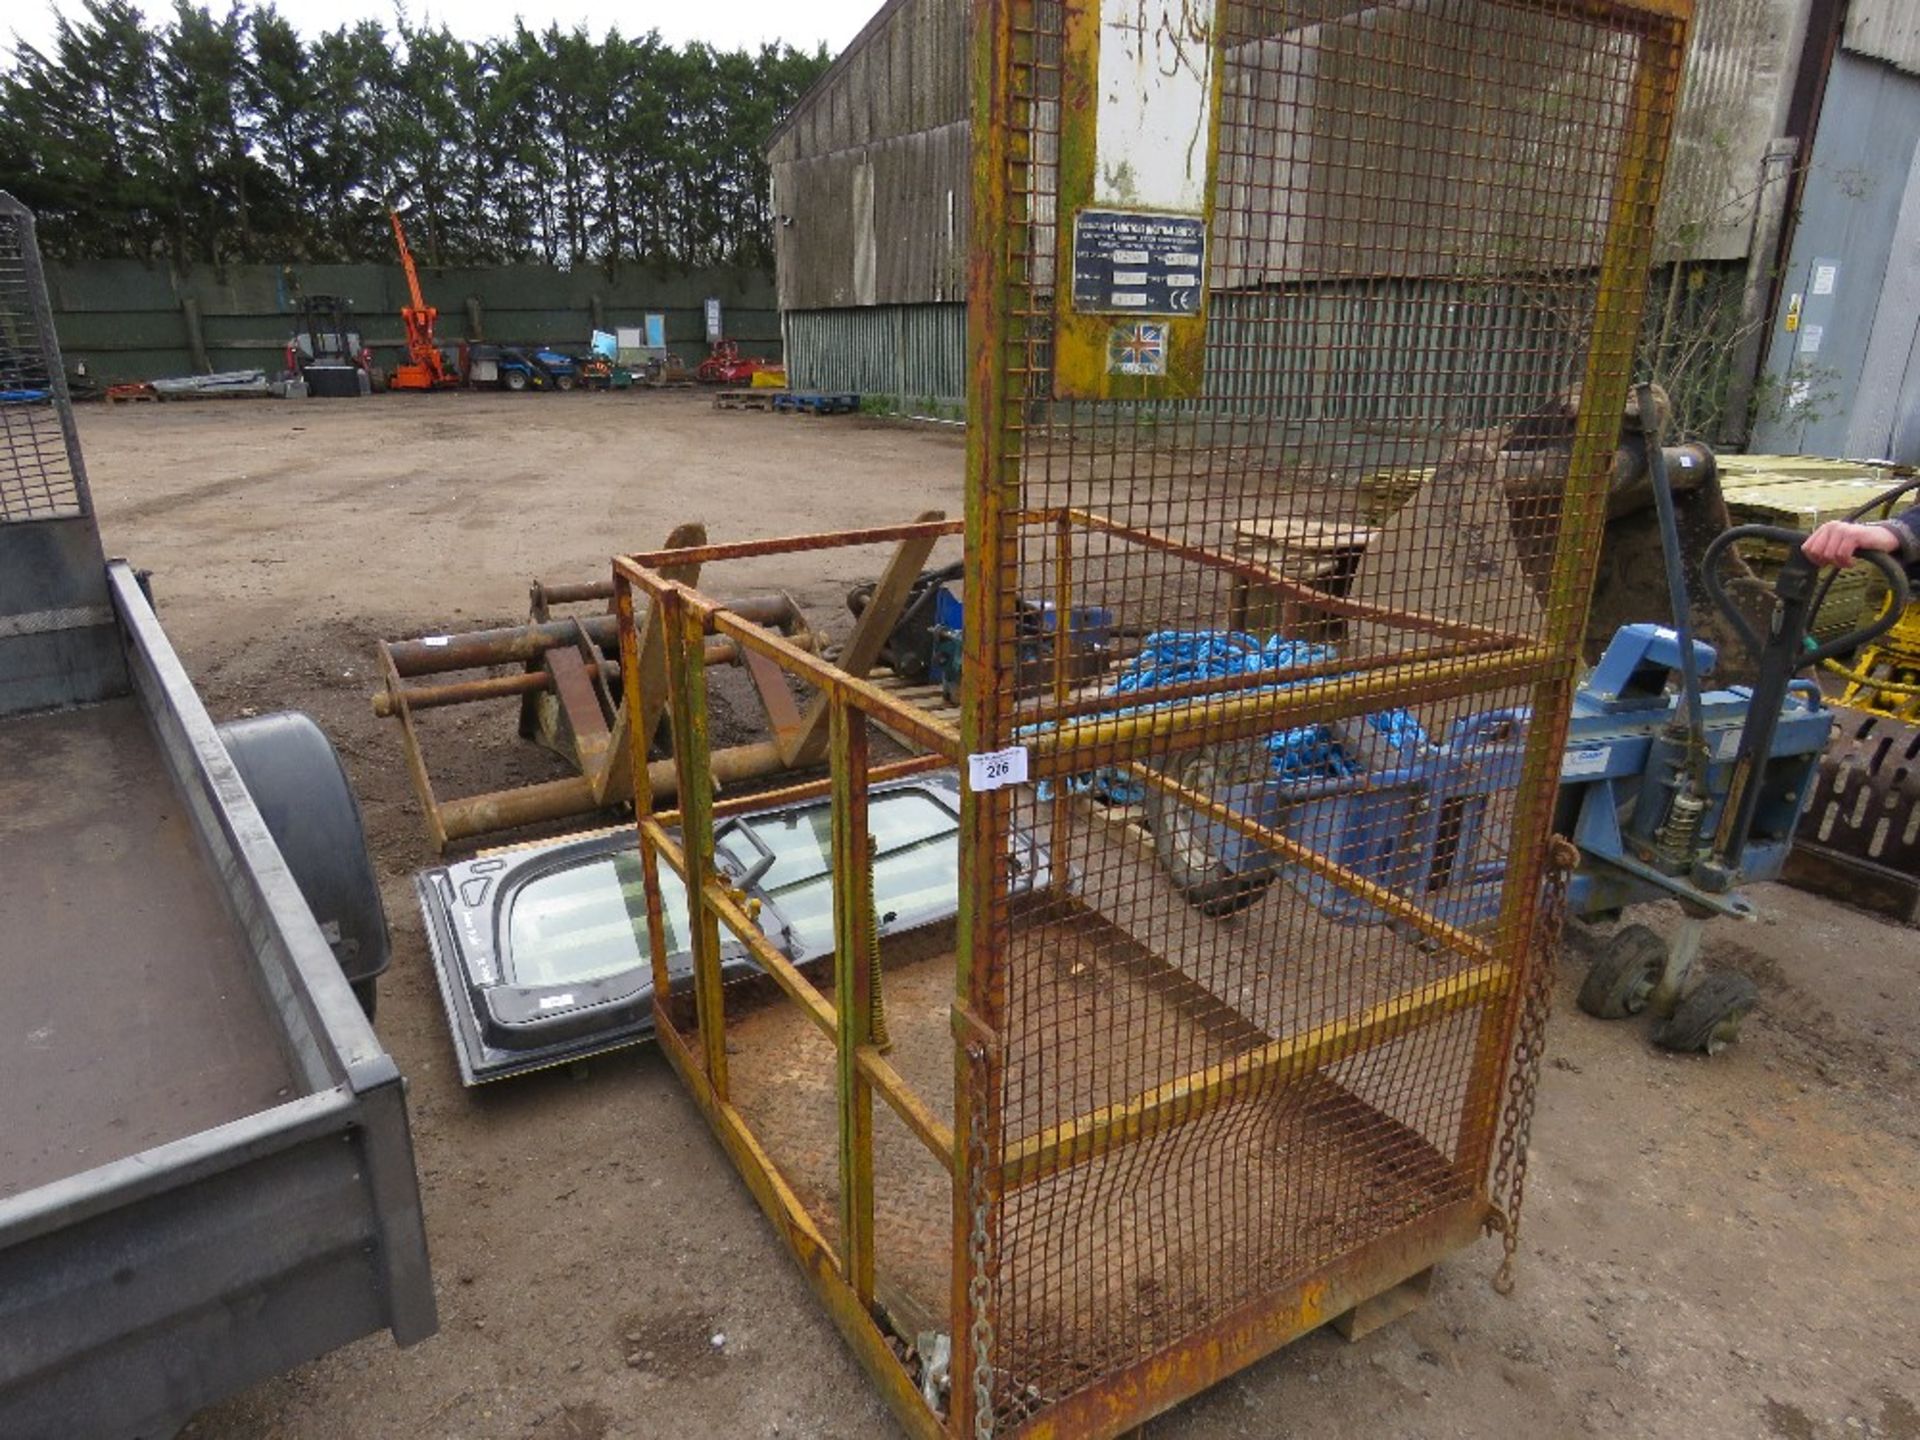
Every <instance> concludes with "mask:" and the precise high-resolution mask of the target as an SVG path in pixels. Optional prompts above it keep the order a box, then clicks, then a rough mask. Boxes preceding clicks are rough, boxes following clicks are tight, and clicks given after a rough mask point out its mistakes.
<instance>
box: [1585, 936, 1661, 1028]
mask: <svg viewBox="0 0 1920 1440" xmlns="http://www.w3.org/2000/svg"><path fill="white" fill-rule="evenodd" d="M1666 964H1667V942H1666V941H1664V940H1662V939H1661V938H1660V937H1659V936H1658V935H1656V934H1654V933H1653V931H1651V930H1649V929H1648V928H1647V927H1646V926H1645V925H1628V926H1626V927H1625V928H1624V929H1621V930H1619V931H1616V932H1615V933H1614V935H1613V937H1612V938H1611V939H1610V940H1608V941H1607V944H1606V948H1605V949H1604V950H1602V951H1601V952H1600V956H1599V958H1598V959H1597V960H1595V961H1594V962H1593V967H1592V968H1591V969H1590V970H1588V971H1587V978H1586V983H1584V984H1583V985H1581V987H1580V1008H1581V1009H1582V1010H1584V1011H1586V1012H1587V1013H1588V1014H1589V1015H1592V1016H1594V1017H1595V1018H1597V1019H1600V1020H1625V1019H1626V1018H1627V1017H1628V1016H1630V1015H1638V1014H1639V1013H1640V1012H1641V1011H1642V1010H1644V1009H1646V1008H1647V1001H1648V1000H1650V999H1651V998H1652V997H1653V991H1654V987H1655V986H1657V985H1658V984H1659V983H1660V972H1661V971H1662V970H1664V969H1665V968H1666Z"/></svg>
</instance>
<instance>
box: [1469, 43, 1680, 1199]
mask: <svg viewBox="0 0 1920 1440" xmlns="http://www.w3.org/2000/svg"><path fill="white" fill-rule="evenodd" d="M1690 15H1691V6H1690V5H1681V6H1679V7H1678V8H1677V11H1676V13H1675V14H1673V15H1672V16H1671V17H1670V18H1665V19H1661V20H1659V21H1658V23H1657V24H1654V25H1652V26H1651V27H1650V28H1649V29H1648V30H1647V31H1646V32H1645V33H1643V34H1642V35H1640V36H1639V37H1638V38H1637V40H1636V41H1635V51H1636V53H1635V57H1634V59H1635V68H1634V77H1633V92H1632V98H1631V101H1630V105H1629V110H1628V114H1627V123H1626V128H1625V135H1624V138H1623V140H1622V142H1621V144H1622V155H1621V162H1622V163H1621V166H1620V171H1619V175H1618V179H1617V181H1616V183H1615V186H1614V191H1613V202H1612V208H1611V210H1610V212H1609V214H1608V217H1607V228H1606V236H1605V239H1604V241H1603V244H1602V249H1601V255H1600V274H1599V283H1598V290H1597V293H1596V295H1595V306H1594V318H1593V326H1592V330H1591V338H1590V340H1589V342H1588V348H1587V357H1586V370H1585V373H1584V375H1583V376H1582V379H1581V392H1580V393H1581V402H1580V411H1579V415H1578V418H1577V424H1576V428H1575V431H1574V441H1573V452H1572V456H1571V458H1570V460H1569V462H1568V468H1567V483H1566V485H1565V487H1564V489H1563V492H1562V499H1561V509H1560V514H1559V529H1558V534H1557V535H1556V537H1555V542H1556V543H1555V547H1554V555H1553V567H1552V571H1551V573H1550V576H1549V579H1548V582H1547V617H1546V618H1547V644H1548V645H1549V646H1550V647H1551V648H1552V650H1553V651H1554V652H1555V654H1556V655H1558V656H1561V657H1564V664H1565V665H1566V666H1567V667H1568V669H1567V671H1566V676H1565V678H1564V679H1563V678H1562V677H1561V676H1560V675H1558V674H1547V675H1541V676H1538V677H1535V683H1534V685H1533V689H1532V693H1531V694H1530V695H1529V696H1528V700H1529V702H1530V710H1531V721H1530V723H1529V724H1528V726H1527V736H1526V741H1525V746H1524V749H1523V752H1522V757H1521V771H1520V793H1521V795H1522V796H1525V797H1529V799H1530V800H1531V803H1526V804H1521V805H1519V806H1518V807H1516V810H1515V813H1514V823H1513V838H1512V840H1511V842H1510V843H1509V845H1508V848H1507V854H1508V857H1509V870H1508V875H1507V882H1506V887H1505V892H1504V894H1503V895H1502V897H1501V906H1500V915H1499V919H1498V921H1497V922H1496V923H1495V925H1494V928H1493V931H1492V934H1493V937H1494V942H1495V944H1496V946H1497V947H1498V948H1499V949H1500V951H1501V952H1502V954H1503V957H1504V958H1505V960H1506V963H1507V964H1509V965H1510V966H1511V967H1512V968H1513V969H1514V970H1515V972H1516V973H1517V972H1519V971H1520V970H1521V969H1522V968H1523V967H1524V965H1525V964H1526V963H1527V960H1528V957H1529V954H1530V950H1531V947H1532V946H1533V945H1534V944H1535V942H1536V939H1537V938H1539V937H1537V936H1536V934H1535V931H1536V929H1537V921H1538V914H1539V904H1540V893H1541V886H1542V882H1543V880H1544V878H1545V873H1546V856H1547V842H1548V840H1549V839H1550V838H1551V834H1552V827H1553V810H1554V797H1555V795H1556V793H1557V787H1558V781H1559V774H1560V764H1561V759H1562V756H1563V754H1564V753H1565V748H1566V737H1567V728H1568V723H1569V720H1570V717H1571V715H1572V709H1573V695H1572V684H1571V679H1572V667H1573V666H1574V664H1575V663H1576V662H1577V660H1578V658H1579V654H1580V645H1581V641H1582V639H1583V637H1584V635H1585V633H1586V625H1587V612H1588V610H1589V608H1590V606H1591V604H1592V600H1593V583H1594V574H1595V571H1596V570H1597V569H1598V567H1599V562H1600V543H1601V537H1602V534H1603V531H1604V528H1605V525H1606V487H1607V482H1608V477H1609V474H1610V473H1611V469H1612V463H1613V458H1612V457H1613V453H1614V449H1615V447H1616V445H1617V444H1618V441H1619V423H1620V422H1619V416H1620V415H1621V413H1622V412H1623V410H1624V408H1625V404H1626V393H1627V384H1628V381H1629V380H1630V379H1631V367H1632V365H1633V361H1634V350H1635V343H1636V339H1637V337H1638V335H1639V333H1640V317H1641V311H1642V308H1643V307H1644V305H1645V301H1646V289H1647V287H1646V276H1647V270H1648V267H1649V265H1650V264H1651V262H1652V253H1653V234H1654V218H1655V212H1656V210H1657V208H1658V206H1659V203H1660V182H1661V177H1662V171H1663V169H1664V167H1665V163H1666V154H1667V142H1668V139H1669V136H1670V132H1671V128H1672V123H1673V111H1674V99H1675V94H1676V91H1677V88H1678V86H1679V83H1680V71H1681V66H1682V57H1683V56H1684V54H1685V53H1686V41H1687V33H1686V32H1687V25H1686V21H1687V18H1688V17H1689V16H1690ZM1520 1012H1521V1004H1520V1003H1519V1001H1518V998H1517V996H1516V997H1514V998H1512V999H1510V1000H1509V1002H1508V1003H1507V1004H1506V1005H1504V1006H1503V1007H1492V1006H1490V1007H1488V1009H1487V1011H1486V1013H1485V1015H1484V1016H1483V1017H1482V1024H1481V1027H1480V1037H1479V1045H1478V1047H1477V1050H1476V1053H1475V1056H1474V1062H1473V1069H1472V1071H1471V1072H1470V1074H1469V1077H1468V1082H1467V1093H1466V1097H1465V1100H1464V1102H1463V1104H1462V1107H1461V1113H1460V1129H1459V1144H1458V1147H1457V1149H1458V1153H1459V1155H1460V1157H1461V1161H1462V1164H1463V1165H1464V1166H1466V1167H1467V1168H1468V1169H1469V1170H1470V1172H1471V1173H1476V1174H1485V1173H1486V1171H1487V1168H1488V1166H1489V1165H1490V1164H1491V1161H1492V1156H1493V1145H1494V1140H1495V1136H1496V1135H1497V1133H1498V1131H1499V1125H1500V1113H1501V1088H1502V1084H1503V1081H1504V1079H1505V1077H1506V1073H1507V1069H1508V1062H1509V1060H1510V1057H1511V1056H1512V1055H1513V1050H1514V1040H1515V1035H1516V1033H1517V1029H1518V1026H1519V1023H1520Z"/></svg>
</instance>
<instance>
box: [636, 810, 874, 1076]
mask: <svg viewBox="0 0 1920 1440" xmlns="http://www.w3.org/2000/svg"><path fill="white" fill-rule="evenodd" d="M640 833H641V834H642V835H643V836H645V837H647V839H648V841H649V843H651V844H652V845H653V847H654V849H655V851H656V852H657V853H658V854H659V855H660V857H661V858H662V859H664V860H665V861H666V862H667V863H668V864H669V865H670V866H672V867H673V869H674V871H675V873H677V874H678V875H680V876H681V877H682V878H683V879H684V878H685V876H686V873H687V858H686V853H685V852H684V851H683V850H682V849H681V848H680V846H679V845H678V843H676V842H675V840H674V839H673V837H672V836H671V835H668V834H667V833H666V832H665V827H664V826H662V825H661V824H660V822H659V821H658V820H656V819H644V820H642V821H641V822H640ZM689 888H691V887H689ZM707 903H708V904H709V905H710V906H712V907H713V912H714V914H715V915H716V916H718V917H719V919H720V921H721V923H723V924H724V925H725V926H726V927H727V929H728V930H729V931H731V932H732V933H733V935H734V936H735V938H737V939H738V940H739V941H740V943H741V944H742V945H745V946H746V947H747V949H748V950H749V951H751V952H752V954H753V958H754V962H755V963H756V964H758V965H759V966H760V968H761V969H762V970H765V971H766V972H767V974H768V975H770V976H772V977H773V981H774V983H775V984H776V985H778V986H779V987H780V988H781V990H783V991H784V992H785V993H786V995H787V997H788V998H789V999H790V1000H792V1001H793V1003H794V1004H796V1005H798V1006H799V1007H800V1009H801V1011H802V1013H804V1014H805V1015H806V1016H807V1018H808V1019H809V1020H811V1021H813V1024H814V1028H815V1029H817V1030H818V1031H819V1032H820V1033H821V1034H822V1035H824V1036H826V1037H827V1038H828V1039H829V1040H831V1039H833V1038H834V1036H835V1034H836V1033H837V1029H838V1026H839V1024H840V1020H839V1017H838V1016H837V1015H836V1014H835V1013H834V1007H833V1002H832V1001H831V1000H829V999H827V997H826V996H825V995H822V994H821V993H820V991H819V990H818V989H817V988H815V986H814V984H813V982H812V981H810V980H809V979H807V977H806V976H805V975H804V974H802V973H801V971H800V967H799V966H797V965H795V964H794V963H793V961H791V960H789V959H788V958H787V957H786V956H785V955H783V954H781V953H780V951H779V950H778V949H777V948H775V946H774V944H773V942H772V941H771V940H769V939H767V935H766V932H765V931H764V930H762V929H761V928H760V927H759V925H758V924H756V923H755V922H754V919H753V917H752V916H751V915H749V914H748V913H747V912H746V910H745V909H744V908H743V907H742V906H741V904H740V902H739V900H738V899H736V898H735V896H734V893H733V891H731V890H729V889H728V888H727V886H726V882H724V881H723V880H721V879H720V878H719V876H718V875H715V876H714V877H713V878H712V879H711V880H710V881H709V882H708V884H707ZM658 983H659V982H658V981H657V980H656V982H655V984H656V986H657V985H658Z"/></svg>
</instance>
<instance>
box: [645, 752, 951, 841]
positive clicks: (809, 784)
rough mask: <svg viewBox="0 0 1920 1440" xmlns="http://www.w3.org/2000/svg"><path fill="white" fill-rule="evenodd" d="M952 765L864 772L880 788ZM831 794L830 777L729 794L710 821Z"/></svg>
mask: <svg viewBox="0 0 1920 1440" xmlns="http://www.w3.org/2000/svg"><path fill="white" fill-rule="evenodd" d="M952 765H953V762H952V761H951V760H949V759H947V757H946V756H944V755H909V756H908V757H907V758H906V759H904V760H889V761H888V762H887V763H886V764H884V765H874V766H871V767H869V769H868V770H867V782H868V784H870V785H882V784H885V783H886V782H887V781H889V780H906V779H910V778H912V777H913V776H915V775H925V774H926V773H927V772H928V771H930V770H947V769H951V768H952ZM832 793H833V777H832V776H822V777H820V778H819V779H817V780H803V781H801V782H800V783H799V784H798V785H782V786H781V787H780V788H779V789H778V790H756V791H754V792H753V793H752V794H751V795H729V796H726V797H724V798H722V799H718V800H715V801H714V802H713V818H714V819H716V820H724V819H727V818H728V817H729V816H733V815H750V814H752V813H753V812H754V811H756V810H777V809H780V808H782V807H783V806H787V805H799V804H802V803H804V802H806V801H808V800H818V799H819V798H820V797H821V796H823V795H831V794H832ZM654 818H655V819H657V820H658V821H659V822H660V823H661V824H662V825H678V824H679V823H680V812H679V811H678V810H661V811H657V812H655V815H654Z"/></svg>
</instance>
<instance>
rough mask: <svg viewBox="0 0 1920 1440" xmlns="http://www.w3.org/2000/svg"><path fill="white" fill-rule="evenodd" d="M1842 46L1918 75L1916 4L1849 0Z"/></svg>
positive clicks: (1919, 15) (1918, 15) (1918, 18)
mask: <svg viewBox="0 0 1920 1440" xmlns="http://www.w3.org/2000/svg"><path fill="white" fill-rule="evenodd" d="M1842 43H1843V44H1844V45H1845V46H1846V47H1847V49H1849V50H1851V51H1853V52H1854V53H1855V54H1857V55H1865V56H1868V57H1869V58H1871V59H1874V60H1885V61H1886V62H1887V63H1888V64H1890V65H1894V66H1897V67H1898V68H1900V69H1902V70H1906V71H1908V72H1910V73H1912V74H1916V75H1920V5H1916V4H1914V3H1913V0H1853V3H1852V4H1851V5H1850V6H1848V7H1847V28H1846V32H1845V35H1844V36H1843V38H1842Z"/></svg>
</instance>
